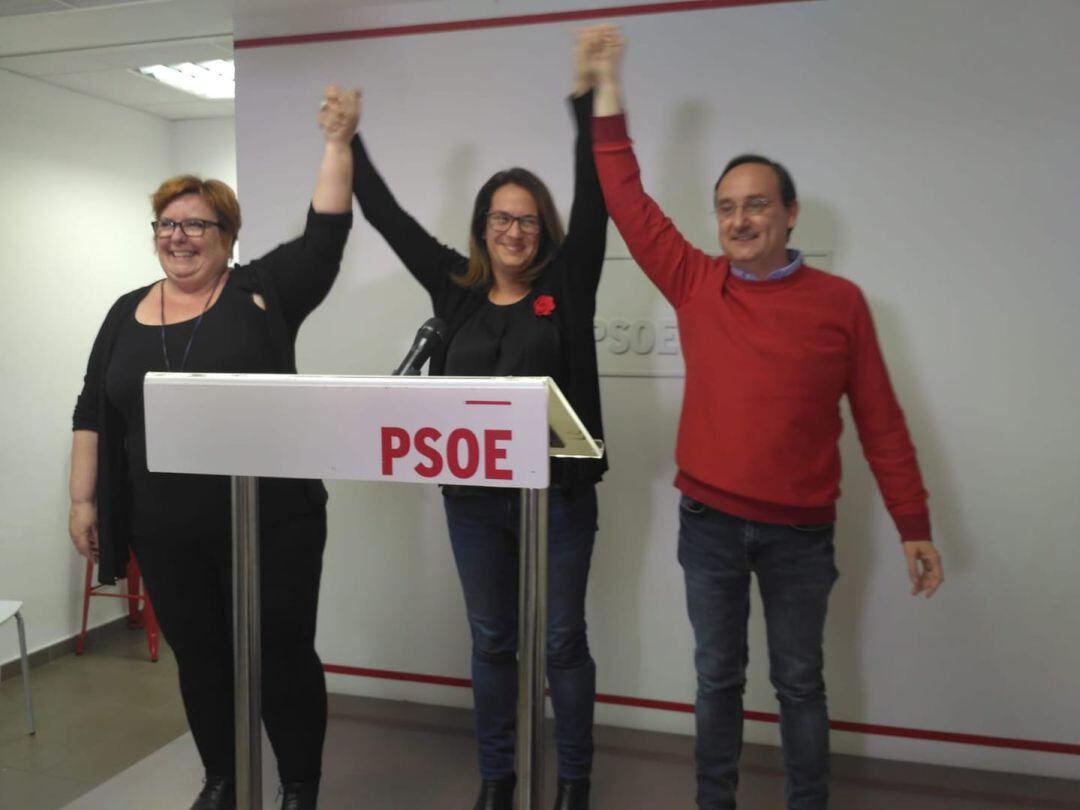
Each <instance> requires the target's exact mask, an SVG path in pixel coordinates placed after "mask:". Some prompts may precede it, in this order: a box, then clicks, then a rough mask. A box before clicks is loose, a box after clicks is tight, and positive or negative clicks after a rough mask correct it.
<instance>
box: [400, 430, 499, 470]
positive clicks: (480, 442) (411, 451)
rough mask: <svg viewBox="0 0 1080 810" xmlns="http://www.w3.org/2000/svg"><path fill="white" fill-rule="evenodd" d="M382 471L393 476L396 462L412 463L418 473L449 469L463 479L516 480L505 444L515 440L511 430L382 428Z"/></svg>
mask: <svg viewBox="0 0 1080 810" xmlns="http://www.w3.org/2000/svg"><path fill="white" fill-rule="evenodd" d="M381 437H382V440H381V447H382V474H383V475H384V476H386V477H387V478H390V477H393V475H394V466H395V463H396V462H398V461H401V462H402V463H403V464H405V465H410V464H411V465H412V469H413V470H414V471H415V472H416V474H417V475H420V476H422V477H424V478H435V477H436V476H439V475H441V474H442V473H443V470H446V471H447V472H449V473H450V474H451V475H452V476H454V477H455V478H457V479H459V480H461V481H470V480H477V481H512V480H513V471H512V470H510V469H507V468H506V466H505V462H506V447H505V445H506V444H507V443H508V442H510V441H511V440H512V439H513V431H511V430H503V429H498V430H492V429H488V430H483V431H481V432H480V435H477V433H476V432H474V431H472V430H470V429H469V428H455V429H454V430H451V431H450V432H449V433H447V434H445V438H444V434H443V432H442V431H440V430H438V429H437V428H434V427H422V428H419V429H417V430H416V431H415V432H414V433H410V432H409V431H408V430H406V429H405V428H403V427H394V426H384V427H383V428H382V430H381Z"/></svg>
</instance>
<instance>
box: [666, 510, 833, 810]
mask: <svg viewBox="0 0 1080 810" xmlns="http://www.w3.org/2000/svg"><path fill="white" fill-rule="evenodd" d="M679 562H680V564H681V565H682V567H683V572H684V574H685V578H686V603H687V607H688V609H689V613H690V623H691V624H692V625H693V628H694V640H695V652H694V663H695V666H696V668H697V678H698V688H697V702H696V707H695V711H696V724H697V742H696V747H695V757H696V760H697V780H698V794H697V801H698V807H699V808H701V810H721V809H723V810H731V809H732V808H734V807H735V788H736V786H737V784H738V781H739V770H738V768H739V755H740V752H741V749H742V723H743V702H742V696H743V689H744V687H745V685H746V661H747V644H746V623H747V619H748V617H749V614H750V573H751V572H753V573H755V574H756V575H757V579H758V587H759V588H760V591H761V601H762V604H763V606H764V608H765V624H766V633H767V636H768V644H769V679H770V680H771V681H772V684H773V687H774V688H775V690H776V697H777V699H778V700H779V701H780V737H781V741H782V744H783V749H784V766H785V770H786V773H787V806H788V810H821V809H822V808H825V807H826V806H827V805H828V799H829V718H828V713H827V710H826V705H825V682H824V679H823V676H822V669H823V664H824V655H823V652H822V637H823V633H824V628H825V612H826V608H827V604H828V599H829V591H830V590H831V589H832V586H833V583H834V582H835V581H836V577H837V571H836V565H835V563H834V560H833V526H832V524H827V525H823V526H785V525H777V524H770V523H757V522H754V521H750V520H743V519H741V518H737V517H733V516H731V515H728V514H725V513H723V512H719V511H717V510H715V509H712V508H710V507H708V506H705V505H704V504H701V503H698V502H697V501H695V500H692V499H691V498H688V497H686V496H685V495H684V496H682V498H681V500H680V504H679Z"/></svg>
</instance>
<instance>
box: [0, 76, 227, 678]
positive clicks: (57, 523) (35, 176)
mask: <svg viewBox="0 0 1080 810" xmlns="http://www.w3.org/2000/svg"><path fill="white" fill-rule="evenodd" d="M0 107H2V109H3V110H4V113H3V115H2V116H0V177H2V178H3V181H2V184H0V189H2V191H0V244H3V246H4V252H3V261H2V264H0V346H2V347H3V349H2V351H0V375H2V376H0V378H2V379H3V380H4V385H5V391H6V394H5V396H4V397H3V398H2V399H0V416H2V419H0V423H2V424H3V425H4V429H3V431H2V432H0V449H2V451H0V560H3V563H2V564H0V597H2V598H6V599H19V600H22V601H23V602H24V603H25V604H24V607H23V615H24V616H25V618H26V624H27V630H28V635H29V638H28V645H29V647H30V648H31V650H35V649H38V648H41V647H44V646H47V645H49V644H51V643H53V642H55V641H57V640H59V639H63V638H67V637H70V636H72V635H73V634H75V633H76V632H78V629H79V622H80V618H81V610H82V588H83V575H84V572H85V567H84V561H83V559H82V558H81V557H78V556H77V555H76V554H75V553H74V551H73V549H72V547H71V541H70V540H69V539H68V535H67V509H68V494H67V476H68V455H69V453H70V447H71V438H70V436H71V412H72V408H73V406H74V404H75V397H76V395H77V394H78V392H79V390H80V389H81V387H82V377H83V374H84V372H85V369H86V360H87V357H88V356H89V353H90V345H91V343H92V341H93V339H94V336H95V335H96V334H97V330H98V327H99V326H100V325H101V321H102V319H103V318H104V316H105V312H106V311H107V309H108V307H109V306H110V305H111V304H112V302H113V301H114V300H115V299H116V297H117V296H118V295H120V294H121V293H123V292H126V291H128V290H130V289H132V288H134V287H137V286H139V285H141V284H146V283H149V282H150V281H152V280H153V279H154V278H155V277H157V276H159V275H160V273H161V270H160V268H159V266H158V263H157V260H156V258H155V257H154V252H153V240H152V238H151V233H150V227H149V222H150V220H151V219H152V212H151V210H150V204H149V195H150V193H151V192H152V191H153V190H154V189H155V188H156V187H157V185H158V183H160V182H161V180H163V179H164V178H165V177H167V176H169V175H171V174H174V173H178V172H180V171H195V172H203V173H208V174H209V173H213V172H217V173H220V174H222V175H225V179H227V180H233V181H234V180H235V152H234V144H233V135H232V121H231V119H228V120H225V121H216V120H209V121H197V122H179V123H176V124H173V123H170V122H168V121H165V120H162V119H160V118H156V117H154V116H151V115H147V114H145V113H141V112H136V111H133V110H130V109H127V108H125V107H120V106H117V105H115V104H110V103H107V102H103V101H99V100H97V99H92V98H89V97H87V96H83V95H80V94H78V93H73V92H71V91H68V90H64V89H61V88H58V87H55V86H53V85H50V84H46V83H43V82H39V81H35V80H33V79H27V78H25V77H22V76H18V75H15V74H13V73H9V72H6V71H0ZM120 610H121V607H120V605H119V604H118V603H116V602H115V601H113V600H104V599H97V600H94V602H93V604H92V607H91V618H92V623H93V624H100V623H101V622H103V621H106V620H108V619H109V618H112V617H115V616H118V615H120ZM17 656H18V645H17V643H16V636H15V633H14V630H13V629H12V630H10V632H9V628H7V627H5V628H4V630H3V631H2V632H0V661H9V660H13V659H15V658H16V657H17Z"/></svg>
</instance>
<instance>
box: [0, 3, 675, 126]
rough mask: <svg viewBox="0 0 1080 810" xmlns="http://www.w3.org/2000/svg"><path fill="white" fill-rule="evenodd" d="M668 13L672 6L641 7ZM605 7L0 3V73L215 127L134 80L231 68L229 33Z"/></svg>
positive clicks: (198, 104)
mask: <svg viewBox="0 0 1080 810" xmlns="http://www.w3.org/2000/svg"><path fill="white" fill-rule="evenodd" d="M668 3H674V0H659V1H658V2H652V3H641V5H643V6H648V7H652V8H655V7H658V6H663V5H665V4H668ZM612 5H613V3H612V0H0V70H7V71H10V72H12V73H18V74H20V75H23V76H28V77H30V78H33V79H37V80H39V81H43V82H48V83H50V84H55V85H58V86H60V87H65V88H67V89H69V90H73V91H75V92H78V93H83V94H85V95H88V96H93V97H95V98H99V99H103V100H106V101H110V102H113V103H116V104H121V105H123V106H125V107H131V108H133V109H136V110H141V111H143V112H146V113H150V114H151V115H156V116H159V117H161V118H166V119H174V120H176V119H186V118H218V117H227V116H232V115H233V113H234V110H235V105H234V103H233V102H232V101H223V100H214V101H210V100H202V99H199V98H197V97H195V96H192V95H189V94H187V93H184V92H181V91H180V90H175V89H173V88H171V87H167V86H165V85H163V84H160V83H159V82H157V81H155V80H153V79H149V78H147V77H144V76H141V75H138V74H137V73H133V72H132V70H133V69H135V68H138V67H142V66H144V65H152V64H158V63H164V64H175V63H177V62H185V61H190V62H202V61H206V60H210V59H229V58H232V54H233V34H234V32H235V33H236V35H237V37H238V38H241V39H243V38H258V37H266V36H270V37H272V36H277V35H282V34H291V33H297V32H319V31H332V30H347V29H351V28H370V27H379V26H385V25H409V24H416V23H427V22H432V21H446V20H454V19H471V18H484V17H500V16H506V15H518V14H527V13H537V12H553V11H558V10H567V9H581V8H582V7H585V8H589V7H592V8H595V9H597V10H599V9H602V8H604V7H611V6H612ZM623 5H624V7H625V2H624V4H623ZM675 5H678V4H677V3H675Z"/></svg>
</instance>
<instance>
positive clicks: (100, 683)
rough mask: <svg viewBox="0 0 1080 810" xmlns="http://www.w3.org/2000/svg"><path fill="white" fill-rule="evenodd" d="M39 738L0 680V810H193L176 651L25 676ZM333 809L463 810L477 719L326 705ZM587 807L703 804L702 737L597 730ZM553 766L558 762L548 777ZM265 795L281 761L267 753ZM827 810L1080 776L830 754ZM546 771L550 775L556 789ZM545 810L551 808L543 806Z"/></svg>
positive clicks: (981, 793) (624, 809)
mask: <svg viewBox="0 0 1080 810" xmlns="http://www.w3.org/2000/svg"><path fill="white" fill-rule="evenodd" d="M31 679H32V682H33V687H34V703H35V709H36V712H37V716H38V727H39V732H38V734H37V736H36V737H29V736H27V735H26V732H25V727H24V724H23V714H22V707H23V703H22V686H21V683H20V681H19V680H18V679H17V678H15V679H11V680H9V681H6V682H5V683H3V684H2V685H0V810H54V809H55V808H64V807H66V808H67V810H116V809H117V808H135V807H138V808H140V810H141V809H142V808H150V809H151V810H156V808H161V810H185V808H187V807H188V806H189V805H190V803H191V800H192V798H193V796H194V794H195V793H196V792H197V790H198V787H199V777H200V768H199V765H198V761H197V756H196V754H195V750H194V745H193V744H192V742H191V738H190V736H189V735H187V734H186V733H185V732H186V728H185V724H184V720H183V713H182V709H181V706H180V700H179V696H178V694H177V689H176V667H175V662H174V661H173V659H172V657H171V654H170V653H169V651H168V650H167V648H164V647H163V648H162V657H161V661H160V662H158V663H157V664H151V663H149V661H148V659H147V656H146V647H145V638H144V637H143V636H142V635H141V633H138V632H133V633H127V632H125V631H123V630H122V629H121V628H118V630H117V632H112V633H110V634H109V635H108V636H107V637H106V638H104V639H102V640H101V641H99V642H98V644H97V645H96V646H95V648H94V649H92V650H90V651H88V652H87V654H86V655H85V656H83V657H82V658H79V659H76V658H75V657H73V656H70V657H68V658H65V659H60V660H58V661H54V662H52V663H50V664H47V665H45V666H43V667H40V668H38V669H35V670H34V671H33V672H32V674H31ZM330 715H331V716H330V729H329V736H328V739H327V745H326V756H325V764H324V773H325V776H324V785H323V795H322V806H323V807H324V808H325V809H326V810H338V809H339V808H341V809H345V808H348V809H349V810H352V809H353V808H357V809H358V810H421V809H422V810H426V809H427V808H439V810H443V809H444V808H445V809H446V810H467V808H469V807H471V805H472V799H473V798H474V793H475V790H476V777H475V765H474V762H473V742H472V721H471V716H470V713H469V712H467V711H464V710H461V709H450V708H443V707H433V706H424V705H419V704H412V703H397V702H389V701H379V700H370V699H365V698H353V697H344V696H340V695H338V696H331V702H330ZM596 742H597V759H596V769H595V773H594V777H593V784H594V789H593V804H592V806H593V810H670V809H672V808H681V809H685V810H690V808H692V807H693V804H694V802H693V790H694V788H693V764H692V744H693V743H692V741H691V740H690V739H688V738H687V737H683V736H677V735H669V734H657V733H653V732H641V731H632V730H626V729H615V728H608V727H601V728H598V729H597V733H596ZM550 759H551V757H550V756H549V757H548V765H549V767H550V765H551V762H550ZM263 762H264V785H265V787H264V799H265V802H266V806H267V807H272V806H273V798H274V786H275V783H276V780H275V778H274V773H273V771H274V761H273V756H272V754H271V752H270V751H269V748H268V747H265V746H264V755H263ZM833 772H834V779H833V800H832V802H831V804H830V807H831V808H832V810H901V808H902V809H903V810H910V808H918V810H1080V781H1076V782H1074V781H1067V780H1060V779H1058V780H1055V779H1039V778H1033V777H1023V776H1015V775H1012V774H997V773H987V772H984V771H971V770H959V769H954V768H938V767H928V766H925V765H919V766H912V765H907V764H904V763H896V762H883V761H880V760H868V759H860V758H856V757H845V756H836V757H834V762H833ZM742 773H743V779H742V783H741V785H740V803H739V807H740V808H744V810H778V808H782V807H783V772H782V767H781V764H780V760H779V756H778V752H777V751H776V750H775V749H771V748H767V747H763V746H747V749H746V751H745V752H744V757H743V769H742ZM550 779H551V775H550V774H549V781H548V784H550V783H551V782H550ZM544 804H545V805H546V806H550V798H548V799H547V800H546V801H545V803H544Z"/></svg>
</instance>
